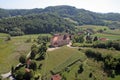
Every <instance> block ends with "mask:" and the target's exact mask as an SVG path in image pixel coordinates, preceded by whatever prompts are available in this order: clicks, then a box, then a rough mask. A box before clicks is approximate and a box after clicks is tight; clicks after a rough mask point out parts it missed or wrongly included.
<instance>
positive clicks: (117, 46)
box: [93, 40, 120, 50]
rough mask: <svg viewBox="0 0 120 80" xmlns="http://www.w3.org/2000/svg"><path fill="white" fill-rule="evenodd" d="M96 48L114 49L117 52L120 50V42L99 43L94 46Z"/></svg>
mask: <svg viewBox="0 0 120 80" xmlns="http://www.w3.org/2000/svg"><path fill="white" fill-rule="evenodd" d="M93 47H94V48H106V49H107V48H113V49H115V50H120V41H119V40H118V41H116V40H114V41H108V42H98V43H95V44H94V45H93Z"/></svg>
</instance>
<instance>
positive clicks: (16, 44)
mask: <svg viewBox="0 0 120 80" xmlns="http://www.w3.org/2000/svg"><path fill="white" fill-rule="evenodd" d="M41 35H48V34H41ZM6 36H8V35H7V34H3V33H0V37H1V38H0V74H1V73H6V72H8V71H10V69H11V66H12V65H14V66H16V65H17V64H18V63H19V62H18V59H19V57H20V55H22V54H23V55H27V54H28V52H29V51H30V47H31V45H32V44H33V42H29V43H26V42H25V41H26V40H27V39H29V38H31V39H32V40H33V39H36V38H37V37H38V36H39V34H35V35H24V36H16V37H11V40H10V41H5V37H6ZM48 36H50V35H48Z"/></svg>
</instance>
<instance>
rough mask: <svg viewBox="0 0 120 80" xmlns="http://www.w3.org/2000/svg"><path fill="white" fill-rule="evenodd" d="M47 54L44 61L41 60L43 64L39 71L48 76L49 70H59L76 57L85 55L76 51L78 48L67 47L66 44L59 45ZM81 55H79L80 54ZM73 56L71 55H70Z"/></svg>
mask: <svg viewBox="0 0 120 80" xmlns="http://www.w3.org/2000/svg"><path fill="white" fill-rule="evenodd" d="M47 53H48V56H47V58H46V60H45V61H43V63H44V64H43V66H42V70H41V73H42V74H48V76H49V77H50V73H49V72H50V71H51V70H53V71H54V72H57V71H61V70H62V69H64V68H65V67H67V66H68V65H69V64H71V63H72V62H73V61H75V60H76V59H78V57H79V58H80V59H81V60H84V59H85V55H84V54H83V53H81V52H79V51H78V49H73V48H68V47H66V46H64V47H61V48H59V49H57V50H54V51H49V52H47ZM80 55H81V56H80ZM72 56H73V57H72Z"/></svg>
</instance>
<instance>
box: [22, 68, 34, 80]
mask: <svg viewBox="0 0 120 80" xmlns="http://www.w3.org/2000/svg"><path fill="white" fill-rule="evenodd" d="M33 76H34V72H33V70H30V72H25V74H24V79H25V80H31V79H32V78H33ZM24 79H23V80H24ZM32 80H33V79H32Z"/></svg>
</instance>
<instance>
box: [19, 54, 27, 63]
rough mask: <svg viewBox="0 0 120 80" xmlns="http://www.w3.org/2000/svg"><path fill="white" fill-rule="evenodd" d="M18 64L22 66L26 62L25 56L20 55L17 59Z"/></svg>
mask: <svg viewBox="0 0 120 80" xmlns="http://www.w3.org/2000/svg"><path fill="white" fill-rule="evenodd" d="M19 62H20V63H22V64H24V63H25V62H26V56H25V55H21V56H20V58H19Z"/></svg>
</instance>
